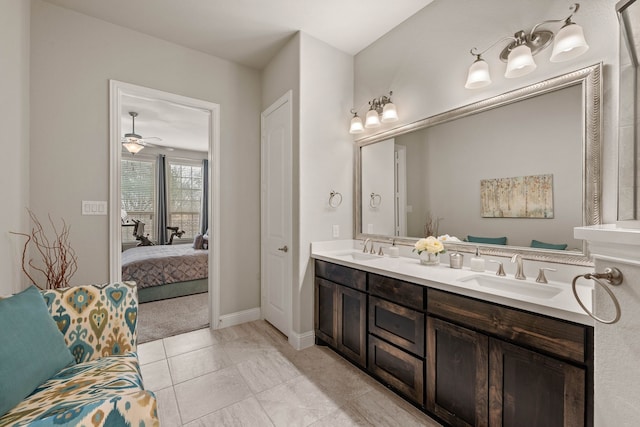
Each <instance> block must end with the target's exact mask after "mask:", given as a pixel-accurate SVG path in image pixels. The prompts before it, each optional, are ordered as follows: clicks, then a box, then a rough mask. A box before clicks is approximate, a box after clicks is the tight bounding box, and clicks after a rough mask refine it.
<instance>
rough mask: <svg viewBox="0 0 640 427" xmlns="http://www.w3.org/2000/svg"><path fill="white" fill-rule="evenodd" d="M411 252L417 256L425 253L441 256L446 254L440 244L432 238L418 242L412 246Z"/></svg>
mask: <svg viewBox="0 0 640 427" xmlns="http://www.w3.org/2000/svg"><path fill="white" fill-rule="evenodd" d="M413 251H414V252H418V255H419V254H421V253H422V252H425V251H426V252H429V253H430V254H442V253H445V252H446V250H445V248H444V245H443V244H442V242H441V241H440V240H438V239H436V238H435V237H433V236H429V237H427V238H426V239H420V240H418V241H417V242H416V244H415V245H414V248H413Z"/></svg>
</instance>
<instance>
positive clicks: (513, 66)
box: [504, 44, 537, 79]
mask: <svg viewBox="0 0 640 427" xmlns="http://www.w3.org/2000/svg"><path fill="white" fill-rule="evenodd" d="M536 67H537V65H536V63H535V61H534V60H533V55H532V54H531V48H530V47H529V46H527V45H526V44H521V45H519V46H516V47H514V48H513V50H512V51H511V53H509V56H508V58H507V71H506V72H505V73H504V76H505V77H506V78H508V79H513V78H515V77H522V76H524V75H526V74H529V73H530V72H532V71H533V70H535V69H536Z"/></svg>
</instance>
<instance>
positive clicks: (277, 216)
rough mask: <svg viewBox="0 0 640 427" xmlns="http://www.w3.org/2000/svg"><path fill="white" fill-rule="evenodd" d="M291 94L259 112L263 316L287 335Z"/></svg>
mask: <svg viewBox="0 0 640 427" xmlns="http://www.w3.org/2000/svg"><path fill="white" fill-rule="evenodd" d="M291 151H292V148H291V91H289V92H287V94H285V95H284V96H283V97H281V98H280V99H279V100H277V101H276V102H275V103H273V105H271V106H270V107H269V108H267V109H266V110H265V111H264V112H263V113H262V138H261V166H262V174H261V181H262V182H261V234H262V235H261V254H262V255H261V268H260V271H261V291H262V317H263V318H264V319H265V320H267V321H268V322H269V323H271V324H272V325H273V326H275V327H276V328H278V329H279V330H280V331H281V332H282V333H283V334H285V335H287V336H289V330H290V318H291V286H292V285H291V283H292V276H293V271H292V250H291V249H292V248H291V245H292V240H291V234H292V231H291V204H292V202H291V197H292V196H291V180H292V178H291V157H292V153H291Z"/></svg>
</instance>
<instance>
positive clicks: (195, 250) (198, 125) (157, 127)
mask: <svg viewBox="0 0 640 427" xmlns="http://www.w3.org/2000/svg"><path fill="white" fill-rule="evenodd" d="M110 112H111V114H110V115H111V117H110V121H111V138H110V140H111V173H110V175H111V191H110V193H111V194H110V224H111V227H110V256H111V260H110V261H111V264H110V265H111V267H110V273H111V279H112V280H114V281H115V280H127V281H134V282H136V284H137V289H138V299H139V301H140V305H139V311H138V342H139V343H142V342H147V341H153V340H156V339H160V338H165V337H168V336H172V335H176V334H179V333H184V332H188V331H191V330H195V329H201V328H205V327H212V328H215V327H216V326H217V321H216V319H218V313H219V305H218V301H219V300H220V298H219V293H220V289H219V280H218V277H219V274H218V271H219V270H218V258H219V257H218V254H219V252H218V251H217V250H216V249H217V248H218V247H219V241H218V236H219V233H218V232H217V231H218V230H219V215H218V194H219V191H217V190H218V188H219V182H218V179H217V177H218V174H217V171H218V170H219V169H218V164H219V160H218V159H219V157H218V155H217V153H218V152H219V126H218V123H219V106H218V105H217V104H213V103H210V102H206V101H202V100H197V99H193V98H187V97H183V96H180V95H175V94H171V93H167V92H162V91H158V90H155V89H149V88H145V87H141V86H135V85H130V84H127V83H122V82H117V81H111V108H110Z"/></svg>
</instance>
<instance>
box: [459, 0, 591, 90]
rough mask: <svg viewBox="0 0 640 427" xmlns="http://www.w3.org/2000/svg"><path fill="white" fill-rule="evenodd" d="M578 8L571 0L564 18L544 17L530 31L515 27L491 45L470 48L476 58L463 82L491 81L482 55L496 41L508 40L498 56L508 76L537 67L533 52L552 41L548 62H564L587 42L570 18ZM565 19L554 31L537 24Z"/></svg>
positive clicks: (472, 85) (471, 84) (473, 84)
mask: <svg viewBox="0 0 640 427" xmlns="http://www.w3.org/2000/svg"><path fill="white" fill-rule="evenodd" d="M579 8H580V4H579V3H574V4H573V6H571V7H570V8H569V10H571V14H570V15H569V16H568V17H566V18H565V19H554V20H549V21H543V22H540V23H539V24H536V25H534V26H533V28H532V29H531V31H530V32H525V31H518V32H517V33H515V34H514V35H513V37H511V36H508V37H503V38H501V39H500V40H498V41H496V42H495V43H493V44H492V45H491V46H489V47H488V48H486V49H485V50H483V51H482V52H478V50H477V48H475V47H474V48H473V49H471V55H473V56H475V57H476V60H475V61H474V63H473V64H471V67H469V73H468V75H467V83H466V84H465V85H464V87H465V88H467V89H477V88H481V87H485V86H488V85H489V84H491V75H490V74H489V64H487V63H486V61H485V60H484V59H482V55H484V54H485V52H487V51H488V50H489V49H491V48H492V47H494V46H495V45H496V44H498V43H500V42H502V41H505V40H511V43H509V44H508V45H507V46H506V47H505V48H504V49H503V50H502V52H500V59H501V60H502V61H504V62H506V63H507V70H506V72H505V74H504V76H505V77H506V78H508V79H510V78H515V77H521V76H524V75H526V74H529V73H530V72H532V71H533V70H535V69H536V63H535V61H534V60H533V55H535V54H537V53H538V52H540V51H542V50H543V49H545V48H546V47H547V46H549V44H551V42H552V41H553V52H552V53H551V58H550V61H551V62H563V61H568V60H570V59H573V58H576V57H578V56H580V55H582V54H583V53H585V52H586V51H587V50H588V49H589V46H588V45H587V42H586V41H585V39H584V33H583V31H582V27H580V26H579V25H577V24H575V23H574V22H572V21H571V18H572V17H573V15H574V14H575V13H576V12H577V11H578V9H579ZM558 22H564V25H563V26H562V27H561V28H560V30H559V31H558V33H557V34H555V35H554V33H553V32H551V31H548V30H538V27H540V26H541V25H544V24H551V23H558Z"/></svg>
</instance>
